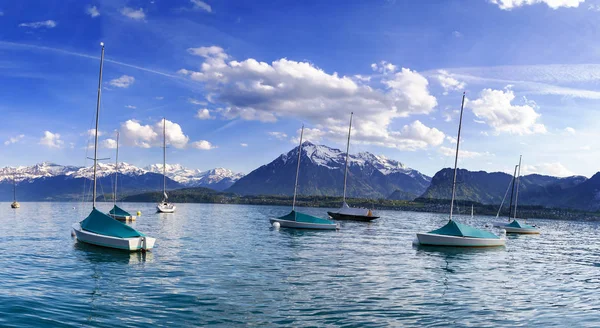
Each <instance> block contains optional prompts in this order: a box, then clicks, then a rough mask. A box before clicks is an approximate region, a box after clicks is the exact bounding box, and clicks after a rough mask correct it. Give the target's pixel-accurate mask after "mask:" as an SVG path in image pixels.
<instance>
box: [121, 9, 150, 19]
mask: <svg viewBox="0 0 600 328" xmlns="http://www.w3.org/2000/svg"><path fill="white" fill-rule="evenodd" d="M121 15H123V16H125V17H129V18H131V19H134V20H143V19H144V18H146V14H145V13H144V9H142V8H140V9H138V10H135V9H133V8H129V7H125V8H123V9H121Z"/></svg>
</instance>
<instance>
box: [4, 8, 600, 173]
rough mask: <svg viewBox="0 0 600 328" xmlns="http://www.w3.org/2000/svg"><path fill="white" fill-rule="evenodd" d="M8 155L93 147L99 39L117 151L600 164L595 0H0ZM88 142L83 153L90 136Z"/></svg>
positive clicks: (249, 161) (241, 157)
mask: <svg viewBox="0 0 600 328" xmlns="http://www.w3.org/2000/svg"><path fill="white" fill-rule="evenodd" d="M0 13H1V14H0V83H1V85H2V88H0V114H1V115H2V117H3V120H2V121H3V128H2V129H0V141H1V143H0V166H5V165H31V164H34V163H38V162H41V161H53V162H57V163H61V164H72V165H83V164H84V163H85V157H86V148H87V145H88V144H89V142H90V141H91V139H90V138H89V136H88V134H87V131H88V130H89V129H90V128H92V127H93V125H92V124H93V119H94V109H95V102H96V91H97V79H98V65H99V61H98V57H99V54H100V46H99V43H100V42H101V41H103V42H105V44H106V62H105V67H104V79H103V95H102V109H101V117H100V129H101V131H102V132H103V135H102V136H101V137H100V140H101V144H102V148H101V149H100V155H101V156H102V157H112V156H113V152H114V149H112V148H113V147H114V131H116V130H119V131H120V134H121V140H120V141H121V142H120V143H121V150H122V151H121V152H120V158H121V159H122V160H123V161H126V162H129V163H132V164H135V165H139V166H145V165H148V164H152V163H157V162H160V161H161V150H160V148H159V147H160V142H161V136H160V132H161V125H160V120H161V119H162V117H166V118H167V120H168V121H169V122H168V124H167V129H168V133H167V134H168V140H169V144H170V148H169V150H168V151H169V154H168V161H169V162H171V163H180V164H182V165H184V166H186V167H190V168H199V169H210V168H214V167H226V168H230V169H233V170H234V171H240V172H245V173H248V172H250V171H251V170H253V169H255V168H256V167H258V166H260V165H262V164H265V163H267V162H269V161H271V160H272V159H274V158H275V157H277V156H278V155H279V154H281V153H283V152H286V151H288V150H289V149H291V148H292V147H294V146H295V145H294V143H293V142H294V139H296V138H297V134H298V130H299V128H300V125H301V124H302V123H304V124H305V125H306V127H307V130H306V135H307V137H308V139H309V140H311V141H313V142H315V143H322V144H326V145H330V146H334V147H338V148H343V147H344V138H345V133H346V132H345V131H346V129H347V121H348V119H349V114H350V112H351V111H354V113H355V127H356V128H355V129H354V132H353V143H352V146H351V152H353V153H355V152H359V151H369V152H372V153H375V154H378V155H385V156H386V157H388V158H393V159H396V160H400V161H402V162H404V163H405V164H407V165H408V166H410V167H413V168H416V169H418V170H420V171H422V172H423V173H426V174H429V175H433V174H434V173H435V172H437V171H438V170H439V169H441V168H442V167H448V166H451V165H452V160H453V158H452V156H453V150H452V149H453V147H455V144H454V143H453V142H454V141H455V139H454V138H456V130H457V110H458V109H459V108H460V101H461V95H462V92H463V91H465V92H466V94H467V98H468V101H467V104H466V108H465V114H464V129H463V138H462V140H461V149H462V150H463V151H464V153H463V156H462V157H461V161H460V164H461V167H464V168H467V169H470V170H486V171H507V172H509V171H510V170H511V167H513V165H514V164H515V163H516V162H517V161H518V156H519V154H523V155H524V170H525V172H526V173H527V172H528V173H533V172H537V173H544V174H552V175H560V176H566V175H572V174H578V175H586V176H591V175H592V174H594V173H595V172H597V171H598V167H597V166H596V165H595V163H596V162H597V161H598V160H599V159H600V158H599V156H598V155H597V154H598V149H597V148H598V146H597V144H596V142H595V140H597V139H598V137H600V132H598V131H600V126H599V125H600V123H599V122H600V120H599V118H600V117H599V116H600V115H599V113H598V101H599V99H600V86H599V82H600V59H598V58H600V57H599V55H600V45H599V43H598V41H597V36H596V34H597V33H596V31H598V28H599V27H600V26H598V25H600V20H599V19H598V18H600V2H599V1H590V0H473V1H469V2H465V1H459V0H457V1H452V0H447V1H419V2H416V1H400V0H396V1H390V0H388V1H385V0H381V1H379V0H373V1H345V2H343V3H342V2H339V1H294V2H292V1H260V2H256V3H251V2H247V1H225V0H218V1H217V0H206V1H200V0H193V1H190V0H180V1H166V0H150V1H148V0H145V1H116V0H115V1H59V0H56V1H48V0H45V1H0ZM88 155H89V154H88Z"/></svg>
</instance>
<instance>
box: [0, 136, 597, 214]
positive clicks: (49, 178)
mask: <svg viewBox="0 0 600 328" xmlns="http://www.w3.org/2000/svg"><path fill="white" fill-rule="evenodd" d="M297 159H298V147H295V148H293V149H292V150H290V151H289V152H287V153H285V154H281V155H280V156H279V157H277V158H275V159H274V160H273V161H271V162H270V163H268V164H265V165H263V166H261V167H259V168H257V169H255V170H254V171H252V172H250V173H249V174H247V175H245V176H244V175H243V174H241V173H235V172H232V171H231V170H228V169H224V168H216V169H212V170H208V171H200V170H196V169H187V168H185V167H183V166H181V165H178V164H168V165H167V168H166V171H167V177H168V178H167V188H168V189H178V188H184V187H206V188H210V189H213V190H216V191H226V192H230V193H235V194H240V195H292V194H293V190H294V178H295V172H296V166H297V164H298V162H297ZM344 164H345V152H343V151H341V150H339V149H335V148H331V147H328V146H325V145H315V144H313V143H311V142H308V141H307V142H305V143H304V144H303V147H302V154H301V162H300V175H299V184H298V193H299V194H301V195H316V196H341V195H342V188H343V179H344ZM119 172H120V173H119V190H120V193H121V194H122V195H131V194H135V193H140V192H145V191H155V190H160V189H161V188H162V164H153V165H149V166H147V167H145V168H139V167H136V166H133V165H130V164H127V163H120V164H119ZM113 174H114V164H104V163H100V164H99V167H98V177H99V188H100V189H99V194H110V190H111V189H112V181H113V176H112V175H113ZM13 175H14V176H16V179H17V182H18V187H17V188H18V189H17V190H18V198H19V199H20V200H25V201H27V200H74V199H81V195H82V194H83V191H84V188H89V186H90V184H89V181H90V179H91V177H92V169H91V168H90V167H76V166H62V165H57V164H53V163H47V162H44V163H40V164H37V165H34V166H29V167H17V168H11V167H5V168H0V199H2V200H10V199H12V178H13ZM511 180H512V176H511V175H509V174H506V173H502V172H491V173H488V172H484V171H477V172H472V171H467V170H463V169H460V170H459V171H458V175H457V194H456V196H457V199H460V200H468V201H475V202H479V203H482V204H500V202H501V201H502V199H503V197H504V195H505V194H506V192H507V189H508V187H509V183H510V181H511ZM451 183H452V169H449V168H446V169H442V170H440V171H439V172H438V173H436V174H435V175H434V176H433V178H430V177H428V176H426V175H424V174H422V173H420V172H419V171H417V170H415V169H412V168H410V167H408V166H406V165H405V164H403V163H401V162H399V161H396V160H392V159H388V158H385V157H383V156H376V155H373V154H371V153H368V152H362V153H358V154H351V155H350V158H349V167H348V187H347V196H348V197H357V198H387V199H402V200H413V199H415V198H419V197H421V198H431V199H449V198H450V190H451ZM84 185H85V187H84ZM506 202H508V198H507V200H506ZM519 204H523V205H542V206H545V207H562V208H573V209H579V210H586V211H596V210H599V209H600V173H598V174H596V175H594V176H593V177H592V178H590V179H587V178H586V177H583V176H572V177H566V178H558V177H552V176H546V175H539V174H530V175H526V176H523V177H522V178H521V185H520V189H519Z"/></svg>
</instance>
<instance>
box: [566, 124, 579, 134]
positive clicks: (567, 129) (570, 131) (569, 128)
mask: <svg viewBox="0 0 600 328" xmlns="http://www.w3.org/2000/svg"><path fill="white" fill-rule="evenodd" d="M575 133H577V131H575V129H573V128H572V127H570V126H568V127H566V128H565V134H566V135H571V136H574V135H575Z"/></svg>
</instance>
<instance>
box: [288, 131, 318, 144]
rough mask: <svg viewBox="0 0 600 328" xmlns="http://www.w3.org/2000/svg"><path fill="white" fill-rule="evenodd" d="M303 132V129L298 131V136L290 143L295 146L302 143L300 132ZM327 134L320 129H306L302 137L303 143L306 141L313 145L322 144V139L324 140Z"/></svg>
mask: <svg viewBox="0 0 600 328" xmlns="http://www.w3.org/2000/svg"><path fill="white" fill-rule="evenodd" d="M301 131H302V129H298V130H297V131H296V136H295V137H293V138H292V139H291V140H290V141H291V142H292V143H294V144H297V143H299V142H300V132H301ZM325 134H326V133H325V132H324V131H321V130H319V129H311V128H304V134H303V135H302V142H304V141H310V142H313V143H320V142H321V139H323V136H325Z"/></svg>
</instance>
